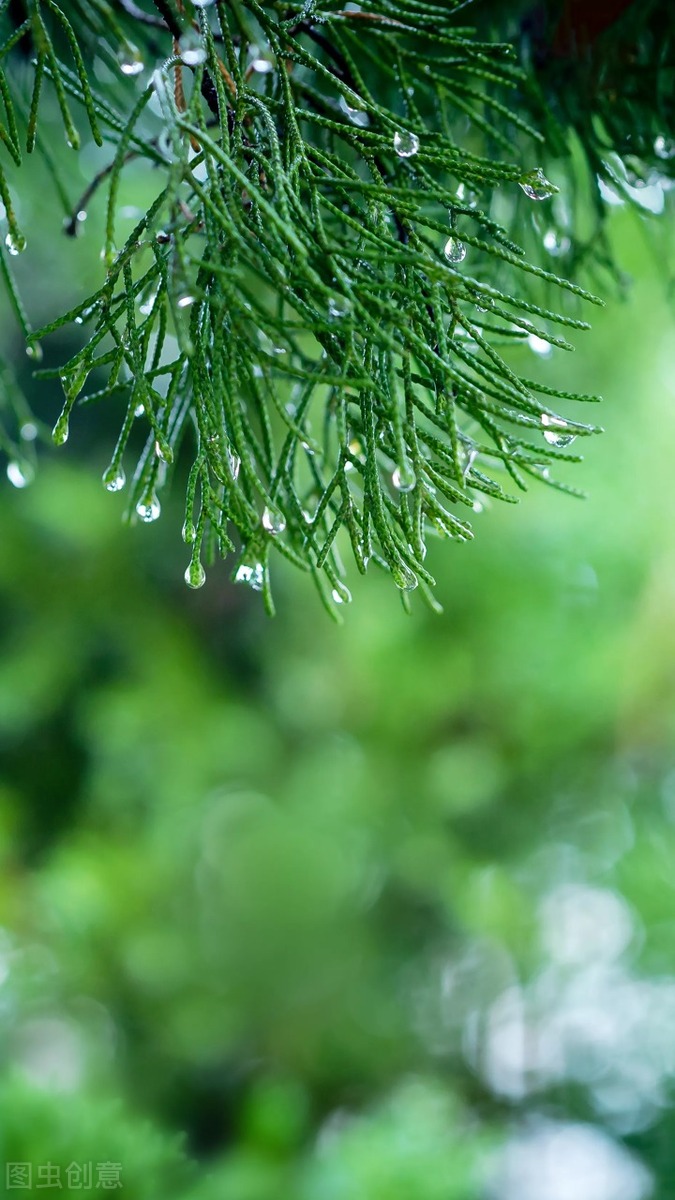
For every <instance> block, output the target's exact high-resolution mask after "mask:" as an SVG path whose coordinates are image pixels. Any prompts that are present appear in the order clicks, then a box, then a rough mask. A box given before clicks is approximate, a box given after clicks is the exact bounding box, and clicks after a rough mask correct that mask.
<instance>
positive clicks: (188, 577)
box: [185, 559, 206, 588]
mask: <svg viewBox="0 0 675 1200" xmlns="http://www.w3.org/2000/svg"><path fill="white" fill-rule="evenodd" d="M185 582H186V583H187V585H188V587H191V588H200V587H203V586H204V584H205V583H206V571H205V570H204V567H203V566H202V564H201V563H200V561H199V559H197V560H196V561H195V560H194V559H193V561H192V562H191V563H190V565H189V567H188V569H187V571H186V572H185Z"/></svg>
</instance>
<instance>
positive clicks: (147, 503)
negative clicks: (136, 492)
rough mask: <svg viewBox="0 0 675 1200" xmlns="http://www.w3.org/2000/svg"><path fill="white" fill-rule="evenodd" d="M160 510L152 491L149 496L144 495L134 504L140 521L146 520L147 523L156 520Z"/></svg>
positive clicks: (160, 507)
mask: <svg viewBox="0 0 675 1200" xmlns="http://www.w3.org/2000/svg"><path fill="white" fill-rule="evenodd" d="M161 511H162V506H161V504H160V503H159V500H158V499H157V496H156V495H155V493H154V492H153V493H152V495H150V496H144V497H143V499H142V500H139V501H138V504H137V505H136V512H137V513H138V515H139V517H140V518H141V521H146V522H147V523H149V522H150V521H156V520H157V518H158V516H159V514H160V513H161Z"/></svg>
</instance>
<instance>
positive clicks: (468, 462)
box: [462, 450, 478, 483]
mask: <svg viewBox="0 0 675 1200" xmlns="http://www.w3.org/2000/svg"><path fill="white" fill-rule="evenodd" d="M464 454H465V455H466V459H465V462H464V466H463V468H462V479H463V480H464V482H465V483H466V479H467V476H468V474H469V472H470V471H471V468H472V466H473V464H474V463H475V461H476V459H477V458H478V451H477V450H468V451H467V450H465V451H464Z"/></svg>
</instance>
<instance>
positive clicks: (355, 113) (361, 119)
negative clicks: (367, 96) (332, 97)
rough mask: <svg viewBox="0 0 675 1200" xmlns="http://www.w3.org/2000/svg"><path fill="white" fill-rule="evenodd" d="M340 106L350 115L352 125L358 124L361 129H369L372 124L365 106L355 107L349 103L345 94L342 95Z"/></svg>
mask: <svg viewBox="0 0 675 1200" xmlns="http://www.w3.org/2000/svg"><path fill="white" fill-rule="evenodd" d="M340 108H341V109H342V111H343V113H345V114H346V116H348V117H349V120H350V121H351V123H352V125H357V126H358V127H359V128H360V129H367V127H368V126H369V125H370V117H369V116H368V113H367V112H366V111H365V109H363V108H353V107H352V106H351V104H348V103H347V101H346V100H345V98H344V96H340Z"/></svg>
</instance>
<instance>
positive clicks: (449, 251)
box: [443, 237, 466, 263]
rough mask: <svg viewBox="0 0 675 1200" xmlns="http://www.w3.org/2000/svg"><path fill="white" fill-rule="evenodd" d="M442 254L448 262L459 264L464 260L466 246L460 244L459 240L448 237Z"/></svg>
mask: <svg viewBox="0 0 675 1200" xmlns="http://www.w3.org/2000/svg"><path fill="white" fill-rule="evenodd" d="M443 253H444V254H445V257H446V258H447V260H448V262H451V263H461V262H464V259H465V258H466V246H465V245H464V242H460V240H459V238H456V237H449V238H448V240H447V242H446V243H445V247H444V249H443Z"/></svg>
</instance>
